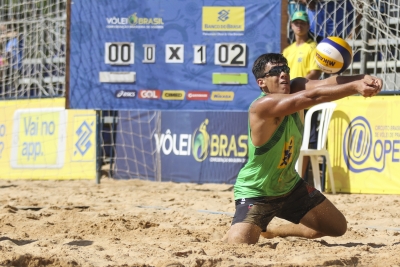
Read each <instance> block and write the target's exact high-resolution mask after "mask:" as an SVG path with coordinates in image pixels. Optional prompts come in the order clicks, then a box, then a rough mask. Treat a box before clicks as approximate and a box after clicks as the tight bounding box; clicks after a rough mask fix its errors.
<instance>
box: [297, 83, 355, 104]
mask: <svg viewBox="0 0 400 267" xmlns="http://www.w3.org/2000/svg"><path fill="white" fill-rule="evenodd" d="M357 86H358V85H357V83H356V82H354V81H353V82H348V83H345V84H328V85H322V86H318V87H316V88H314V89H311V90H305V91H304V92H303V93H304V97H306V98H307V99H309V100H310V101H313V102H315V101H316V103H322V102H329V101H334V100H338V99H340V98H343V97H346V96H351V95H354V94H357V93H358V91H357ZM316 103H315V104H316Z"/></svg>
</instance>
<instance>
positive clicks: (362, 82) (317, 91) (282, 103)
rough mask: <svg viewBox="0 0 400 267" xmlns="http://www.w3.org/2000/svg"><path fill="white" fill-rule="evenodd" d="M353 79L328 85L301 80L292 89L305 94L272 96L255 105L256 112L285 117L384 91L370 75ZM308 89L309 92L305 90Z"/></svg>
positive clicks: (380, 83) (351, 77)
mask: <svg viewBox="0 0 400 267" xmlns="http://www.w3.org/2000/svg"><path fill="white" fill-rule="evenodd" d="M345 77H346V76H345ZM349 77H350V78H345V79H338V77H335V78H336V81H334V79H330V78H328V79H330V82H329V81H328V82H325V83H323V82H322V83H321V82H319V83H318V81H311V80H307V79H304V78H301V79H298V80H297V81H295V82H294V83H293V81H292V84H291V89H292V87H293V86H294V88H295V87H296V86H299V87H300V89H301V88H302V90H298V91H297V92H296V93H291V94H270V95H268V96H266V97H263V98H261V99H259V100H258V101H257V102H256V103H254V105H253V108H252V111H253V112H255V113H257V114H258V116H259V117H279V116H285V115H289V114H292V113H295V112H297V111H300V110H302V109H305V108H309V107H311V106H313V105H316V104H319V103H324V102H330V101H334V100H338V99H341V98H343V97H346V96H351V95H354V94H360V95H362V96H364V97H371V96H374V95H376V94H378V93H379V92H380V90H381V89H382V80H381V79H378V78H376V77H372V76H370V75H357V77H356V76H349ZM301 81H302V82H301ZM299 82H300V83H299ZM314 82H317V84H315V85H318V86H315V85H313V84H314ZM308 83H311V85H309V84H308ZM307 84H308V85H307ZM305 87H307V88H306V89H307V90H304V88H305Z"/></svg>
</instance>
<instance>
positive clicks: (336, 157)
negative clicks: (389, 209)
mask: <svg viewBox="0 0 400 267" xmlns="http://www.w3.org/2000/svg"><path fill="white" fill-rule="evenodd" d="M335 102H336V103H337V107H336V109H335V111H334V113H333V115H332V119H331V123H330V128H329V133H328V151H329V154H330V158H331V165H332V168H333V175H334V179H335V187H336V191H337V192H346V193H376V194H399V193H400V178H398V175H397V174H398V173H399V171H400V123H399V120H398V119H397V117H396V115H395V114H399V112H400V108H399V105H398V101H397V100H396V97H395V96H376V97H373V98H363V97H361V96H352V97H347V98H344V99H341V100H338V101H335ZM328 178H329V179H330V177H328ZM326 185H327V187H328V188H329V187H330V183H329V182H326Z"/></svg>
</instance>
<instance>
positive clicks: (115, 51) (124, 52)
mask: <svg viewBox="0 0 400 267" xmlns="http://www.w3.org/2000/svg"><path fill="white" fill-rule="evenodd" d="M104 55H105V57H104V62H105V64H109V65H132V64H134V63H135V44H134V43H122V42H114V43H105V53H104Z"/></svg>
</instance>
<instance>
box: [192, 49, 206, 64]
mask: <svg viewBox="0 0 400 267" xmlns="http://www.w3.org/2000/svg"><path fill="white" fill-rule="evenodd" d="M205 63H206V46H205V45H193V64H205Z"/></svg>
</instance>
